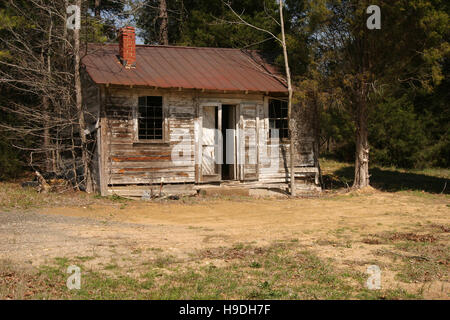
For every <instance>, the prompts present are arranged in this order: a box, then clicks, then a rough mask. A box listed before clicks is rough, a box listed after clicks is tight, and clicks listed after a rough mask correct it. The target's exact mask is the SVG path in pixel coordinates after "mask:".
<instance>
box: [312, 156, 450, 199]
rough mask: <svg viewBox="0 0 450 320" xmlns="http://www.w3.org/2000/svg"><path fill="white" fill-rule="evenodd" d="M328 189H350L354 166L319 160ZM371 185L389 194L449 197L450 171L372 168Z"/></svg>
mask: <svg viewBox="0 0 450 320" xmlns="http://www.w3.org/2000/svg"><path fill="white" fill-rule="evenodd" d="M320 165H321V169H322V173H323V180H324V184H325V188H326V189H336V188H345V187H351V186H352V183H353V177H354V165H353V164H351V163H343V162H337V161H334V160H331V159H327V158H321V159H320ZM369 173H370V175H371V176H370V183H371V185H372V186H373V187H375V188H377V189H379V190H381V191H388V192H398V191H403V192H414V195H417V196H429V194H426V193H431V194H440V193H443V194H445V195H447V196H448V195H450V169H449V168H426V169H422V170H418V169H402V168H395V167H381V166H371V167H370V169H369Z"/></svg>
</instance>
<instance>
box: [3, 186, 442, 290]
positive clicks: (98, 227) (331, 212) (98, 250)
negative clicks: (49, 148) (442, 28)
mask: <svg viewBox="0 0 450 320" xmlns="http://www.w3.org/2000/svg"><path fill="white" fill-rule="evenodd" d="M449 214H450V201H449V198H448V197H445V196H442V197H439V196H429V195H427V194H424V195H423V196H421V195H420V194H419V195H418V194H409V193H386V192H378V191H373V192H370V193H368V194H355V193H352V194H347V195H338V196H327V197H320V198H309V199H276V198H271V199H250V198H236V199H220V198H218V199H206V200H201V201H197V200H196V201H192V202H191V203H179V202H177V201H170V202H163V203H152V202H142V201H130V202H126V203H120V204H109V205H99V204H95V203H94V204H91V205H86V206H84V207H76V206H69V207H52V208H44V209H35V210H32V211H10V212H4V213H1V214H0V259H2V260H7V261H12V262H13V263H15V264H20V265H29V266H33V267H36V266H40V265H43V264H46V263H49V261H51V259H54V258H57V257H84V256H91V257H95V259H92V260H89V262H88V263H89V265H90V267H92V268H94V269H96V268H102V266H105V265H107V264H108V263H111V262H112V261H113V262H114V263H117V264H118V265H119V266H121V267H123V268H128V270H129V271H128V272H134V271H136V272H137V271H138V269H136V268H133V266H137V265H140V264H141V263H142V262H145V261H146V260H149V259H154V258H155V256H160V255H162V254H164V255H170V256H171V257H174V258H176V259H179V260H182V261H188V260H189V257H190V256H191V255H192V254H194V253H195V252H198V251H199V250H204V249H208V248H217V247H231V246H233V245H236V244H239V243H244V244H245V243H247V244H254V245H257V246H265V245H269V244H271V243H273V242H274V241H280V240H291V241H298V242H299V244H300V245H303V246H305V247H306V248H308V249H309V250H313V251H314V252H315V253H316V254H317V255H318V256H320V257H322V258H332V259H333V260H334V261H335V262H336V264H337V266H339V265H341V266H349V265H350V266H353V267H355V268H357V269H361V271H364V270H365V269H366V268H367V266H368V265H369V264H377V265H380V266H381V269H382V272H383V284H382V285H383V286H384V288H389V287H392V288H394V287H401V288H406V289H409V290H415V289H417V288H418V287H419V286H423V289H424V292H423V295H424V297H425V298H444V299H448V298H449V293H450V286H449V278H448V271H449V269H448V268H447V274H446V275H445V276H444V278H443V279H444V280H440V281H430V282H427V283H417V284H415V283H400V282H399V281H397V280H395V279H394V278H395V274H396V272H395V271H394V270H392V269H395V268H393V267H391V266H393V265H395V263H394V264H392V260H391V258H390V257H389V256H388V255H387V256H383V255H380V254H374V252H377V251H378V252H379V251H380V250H383V249H386V248H387V246H386V244H382V243H378V242H377V241H372V242H371V241H368V240H367V238H368V237H369V238H370V237H371V236H373V235H375V234H382V233H383V232H404V233H407V232H415V233H418V234H420V233H427V234H429V232H430V231H429V230H430V229H429V227H430V226H433V225H441V226H445V225H448V223H449V221H450V219H449ZM438 237H439V239H440V241H441V242H442V241H443V243H445V248H446V250H449V246H448V244H449V240H450V237H449V233H448V232H445V233H440V234H439V235H438ZM216 263H217V261H216ZM219 263H220V262H219ZM222 263H223V262H222ZM447 263H448V262H447Z"/></svg>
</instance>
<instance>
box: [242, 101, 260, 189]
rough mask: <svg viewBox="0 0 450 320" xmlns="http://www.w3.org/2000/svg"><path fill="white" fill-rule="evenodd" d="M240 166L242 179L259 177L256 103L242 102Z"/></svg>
mask: <svg viewBox="0 0 450 320" xmlns="http://www.w3.org/2000/svg"><path fill="white" fill-rule="evenodd" d="M240 109H241V112H240V121H239V129H240V133H239V160H240V161H239V164H240V165H239V168H240V170H239V171H240V178H241V180H257V179H258V140H257V137H258V135H257V134H258V126H257V121H258V115H257V105H256V104H241V108H240Z"/></svg>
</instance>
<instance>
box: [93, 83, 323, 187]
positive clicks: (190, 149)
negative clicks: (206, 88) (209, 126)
mask: <svg viewBox="0 0 450 320" xmlns="http://www.w3.org/2000/svg"><path fill="white" fill-rule="evenodd" d="M145 95H162V96H163V110H164V111H163V112H164V116H165V120H164V135H165V139H164V141H163V142H161V143H149V142H140V141H138V140H137V139H136V136H135V135H136V129H137V128H136V123H135V120H134V119H135V113H136V106H137V104H138V97H139V96H145ZM104 96H105V98H104V111H105V112H104V117H105V118H104V121H105V123H104V124H103V128H102V130H103V131H102V132H103V133H102V140H104V141H102V148H101V149H102V157H103V159H102V161H101V162H100V163H102V164H103V172H104V175H105V179H104V180H105V182H104V183H105V184H106V185H107V186H110V187H108V188H109V189H110V190H111V188H112V187H111V186H112V185H116V186H121V185H136V184H139V185H140V184H142V185H144V184H159V183H160V182H161V178H162V179H163V181H164V183H194V182H201V181H202V180H201V168H200V167H201V162H202V159H200V162H198V165H196V163H195V160H196V159H195V156H196V153H197V152H199V149H200V147H199V143H201V142H199V143H196V138H198V135H199V129H200V128H201V125H202V123H203V121H202V119H201V118H200V116H199V115H200V105H201V104H203V105H204V104H205V103H206V104H208V102H211V103H213V102H216V103H221V104H230V105H236V106H237V108H236V110H237V112H238V116H237V119H236V120H237V121H238V123H237V124H238V128H239V130H238V133H237V134H238V141H240V144H241V146H244V147H243V148H242V149H241V151H242V152H241V156H242V157H243V159H244V160H245V163H244V164H243V165H241V166H240V170H239V172H238V180H244V181H250V180H251V181H254V180H258V181H260V182H261V183H277V182H287V181H288V178H289V170H288V169H289V143H288V141H281V142H277V143H275V144H272V142H271V140H270V137H269V120H268V116H269V110H268V97H264V95H262V94H261V95H244V94H240V95H238V94H226V93H223V94H213V93H190V92H183V91H176V90H173V91H159V90H150V89H149V90H146V89H133V88H122V89H117V88H114V89H113V88H109V89H108V88H106V89H105V94H104ZM102 121H103V120H102ZM305 128H306V129H305ZM302 130H303V131H302V132H301V133H299V135H300V136H301V140H300V142H299V143H298V144H297V145H296V148H297V150H299V152H298V156H297V158H296V167H297V168H299V170H300V169H301V168H305V167H314V166H315V165H316V162H315V156H314V143H313V142H314V140H313V138H312V137H313V133H310V132H309V130H310V128H308V127H302ZM305 130H306V131H305ZM197 160H199V159H197ZM302 170H303V171H305V172H307V171H308V170H307V168H306V169H302ZM296 172H297V170H296Z"/></svg>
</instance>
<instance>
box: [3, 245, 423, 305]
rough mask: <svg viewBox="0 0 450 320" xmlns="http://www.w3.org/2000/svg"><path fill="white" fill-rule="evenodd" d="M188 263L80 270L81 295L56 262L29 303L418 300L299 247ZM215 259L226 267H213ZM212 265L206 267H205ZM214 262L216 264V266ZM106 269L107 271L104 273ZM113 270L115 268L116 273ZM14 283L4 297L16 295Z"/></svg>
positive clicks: (208, 254) (64, 262) (218, 254)
mask: <svg viewBox="0 0 450 320" xmlns="http://www.w3.org/2000/svg"><path fill="white" fill-rule="evenodd" d="M192 259H193V260H194V261H190V263H174V258H173V257H171V256H161V257H159V258H157V259H156V260H154V261H151V262H150V263H148V264H146V265H145V271H144V272H140V273H139V274H137V275H136V276H130V275H128V274H125V272H122V271H123V270H121V269H120V268H118V270H117V271H118V272H115V273H114V274H110V273H105V272H101V271H92V270H89V269H87V268H84V267H83V265H82V262H81V263H80V259H77V263H78V266H80V268H81V270H82V278H81V290H68V289H67V288H66V286H65V284H66V280H67V277H68V274H66V273H65V271H66V268H67V266H68V265H70V264H75V263H74V262H73V261H71V260H70V259H67V258H58V259H55V260H54V261H53V264H52V265H48V266H43V267H41V268H40V270H39V272H38V273H36V274H34V275H30V276H29V277H28V278H26V279H28V280H27V285H29V286H32V287H38V288H39V289H38V290H35V291H32V292H31V294H29V295H27V296H23V298H31V299H43V298H45V299H55V298H56V299H394V298H395V299H409V298H420V295H416V294H411V293H408V292H406V291H402V290H397V289H396V290H381V291H376V292H374V291H370V290H367V289H366V288H365V287H364V283H365V281H366V279H367V275H366V274H364V273H362V272H358V271H355V270H354V268H345V269H342V268H336V266H335V265H334V262H333V260H330V259H321V258H319V257H318V256H317V255H315V254H314V253H313V252H311V251H309V250H305V248H303V247H302V246H301V245H299V244H298V243H297V242H291V241H289V240H288V241H280V242H276V243H274V244H272V245H270V246H266V247H257V246H252V245H243V244H240V245H237V246H234V247H231V248H215V249H209V250H204V251H201V252H199V253H198V254H197V255H196V256H195V257H192ZM211 259H219V260H222V261H224V262H225V263H224V264H223V263H221V264H220V265H215V264H214V263H211ZM206 261H208V263H205V262H206ZM212 261H215V260H212ZM105 269H107V268H106V267H105ZM114 269H115V267H114ZM14 286H15V285H14V283H13V284H10V285H9V287H8V288H6V289H5V290H3V291H1V292H4V293H2V297H5V296H7V295H8V294H9V295H10V294H11V292H16V291H17V290H16V289H17V288H15V287H14Z"/></svg>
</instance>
